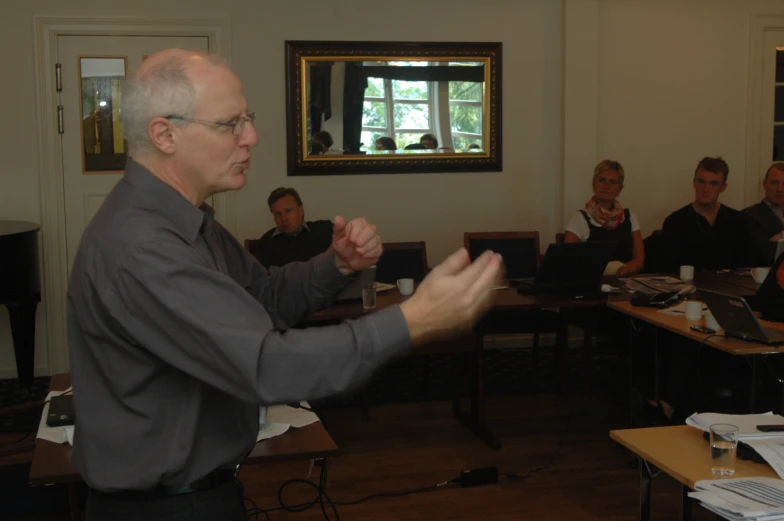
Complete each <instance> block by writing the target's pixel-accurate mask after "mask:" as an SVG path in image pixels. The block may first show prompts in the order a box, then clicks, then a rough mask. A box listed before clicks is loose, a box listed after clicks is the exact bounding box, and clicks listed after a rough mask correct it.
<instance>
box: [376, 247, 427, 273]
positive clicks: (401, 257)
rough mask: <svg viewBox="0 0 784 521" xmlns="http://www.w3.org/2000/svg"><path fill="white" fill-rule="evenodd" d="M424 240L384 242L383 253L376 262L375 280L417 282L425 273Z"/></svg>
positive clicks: (425, 252) (425, 251)
mask: <svg viewBox="0 0 784 521" xmlns="http://www.w3.org/2000/svg"><path fill="white" fill-rule="evenodd" d="M427 272H428V267H427V250H426V249H425V241H420V242H385V243H384V253H383V254H382V255H381V258H380V259H379V260H378V262H377V263H376V280H377V281H379V282H386V283H388V284H394V283H395V282H396V281H397V280H398V279H414V280H415V281H417V282H419V281H421V280H422V279H424V278H425V275H427Z"/></svg>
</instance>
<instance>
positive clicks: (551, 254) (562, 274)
mask: <svg viewBox="0 0 784 521" xmlns="http://www.w3.org/2000/svg"><path fill="white" fill-rule="evenodd" d="M615 247H616V242H615V241H592V242H570V243H563V244H550V245H549V246H548V247H547V251H546V252H545V254H544V259H543V260H542V265H541V267H540V268H539V271H537V273H536V277H535V278H534V280H533V283H532V284H531V287H530V292H531V293H554V294H558V295H561V296H566V297H571V298H600V297H602V292H601V284H602V275H604V268H605V266H607V263H608V262H610V261H611V260H612V255H613V253H614V251H615ZM525 291H526V288H525V287H522V289H521V290H520V292H521V293H524V292H525Z"/></svg>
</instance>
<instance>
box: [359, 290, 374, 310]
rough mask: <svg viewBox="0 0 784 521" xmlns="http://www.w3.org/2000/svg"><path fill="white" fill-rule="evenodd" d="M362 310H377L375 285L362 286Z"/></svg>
mask: <svg viewBox="0 0 784 521" xmlns="http://www.w3.org/2000/svg"><path fill="white" fill-rule="evenodd" d="M362 309H364V310H365V311H370V310H372V309H376V286H375V285H373V284H368V285H366V286H362Z"/></svg>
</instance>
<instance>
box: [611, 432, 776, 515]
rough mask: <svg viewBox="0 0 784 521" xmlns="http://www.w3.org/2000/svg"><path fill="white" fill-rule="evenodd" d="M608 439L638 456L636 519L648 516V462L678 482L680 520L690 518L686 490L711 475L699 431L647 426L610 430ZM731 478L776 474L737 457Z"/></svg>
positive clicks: (758, 464) (708, 457) (708, 453)
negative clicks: (638, 505)
mask: <svg viewBox="0 0 784 521" xmlns="http://www.w3.org/2000/svg"><path fill="white" fill-rule="evenodd" d="M610 438H612V439H613V440H615V441H617V442H618V443H620V444H621V445H623V446H624V447H626V448H627V449H629V450H630V451H632V452H633V453H634V454H636V455H637V457H638V458H639V465H638V467H639V470H640V513H639V519H640V520H641V521H648V520H649V519H650V515H651V514H650V511H651V478H652V476H651V472H650V465H654V466H656V467H657V468H659V469H661V470H662V471H663V472H665V473H666V474H668V475H669V476H672V477H673V478H674V479H675V480H676V481H678V482H679V483H680V484H681V490H682V493H681V500H682V501H681V511H682V517H681V519H682V520H683V521H686V520H688V519H690V518H691V501H690V498H689V496H688V492H689V490H694V484H695V483H696V482H698V481H701V480H704V479H714V478H715V476H713V474H712V473H711V461H710V445H709V444H708V442H707V441H706V440H705V439H704V438H703V433H702V431H701V430H699V429H696V428H694V427H691V426H689V425H677V426H674V427H650V428H647V429H624V430H614V431H610ZM733 477H736V478H749V477H768V478H776V479H778V475H777V474H776V472H775V471H774V470H773V469H772V468H771V467H770V466H769V465H767V464H764V465H763V464H760V463H754V462H752V461H746V460H742V459H738V460H737V462H736V464H735V476H733Z"/></svg>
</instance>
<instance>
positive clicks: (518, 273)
mask: <svg viewBox="0 0 784 521" xmlns="http://www.w3.org/2000/svg"><path fill="white" fill-rule="evenodd" d="M463 243H464V245H465V248H466V250H468V254H469V255H470V256H471V260H474V259H476V258H477V257H479V256H480V255H481V254H482V253H483V252H484V251H485V250H493V251H494V252H496V253H500V254H501V256H502V257H503V258H504V265H505V266H506V276H507V277H508V278H510V279H516V278H527V277H534V276H536V271H537V269H538V268H539V264H540V263H541V261H542V259H541V254H540V253H539V232H466V233H465V234H463Z"/></svg>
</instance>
